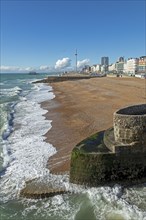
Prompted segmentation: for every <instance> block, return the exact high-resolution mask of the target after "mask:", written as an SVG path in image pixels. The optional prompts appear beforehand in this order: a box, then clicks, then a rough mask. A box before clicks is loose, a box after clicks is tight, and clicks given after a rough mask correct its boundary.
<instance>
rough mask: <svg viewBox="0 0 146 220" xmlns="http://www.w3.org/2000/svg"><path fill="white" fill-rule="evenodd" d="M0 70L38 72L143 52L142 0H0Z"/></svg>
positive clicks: (145, 16)
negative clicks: (102, 58)
mask: <svg viewBox="0 0 146 220" xmlns="http://www.w3.org/2000/svg"><path fill="white" fill-rule="evenodd" d="M0 1H1V26H0V29H1V39H0V40H1V41H0V42H1V45H0V46H1V49H0V52H1V58H0V69H1V72H27V71H30V70H37V71H40V72H45V71H46V72H50V71H64V70H72V69H75V65H76V56H75V54H76V49H77V54H78V55H77V60H78V68H82V67H84V65H86V64H89V65H93V64H99V63H101V57H103V56H108V57H109V62H110V63H114V62H116V61H117V60H118V58H119V57H121V56H124V57H125V59H127V58H130V57H133V58H135V57H140V56H144V55H146V30H145V29H146V1H145V0H114V1H113V0H106V1H104V0H101V1H100V0H94V1H92V0H81V1H79V0H73V1H71V0H66V1H63V0H60V1H57V0H53V1H51V0H0Z"/></svg>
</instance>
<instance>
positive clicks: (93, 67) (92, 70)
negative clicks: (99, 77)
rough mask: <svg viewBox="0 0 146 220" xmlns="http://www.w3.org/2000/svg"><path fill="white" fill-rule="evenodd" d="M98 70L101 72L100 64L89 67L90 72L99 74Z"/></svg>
mask: <svg viewBox="0 0 146 220" xmlns="http://www.w3.org/2000/svg"><path fill="white" fill-rule="evenodd" d="M100 70H101V66H100V64H95V65H93V66H91V72H100Z"/></svg>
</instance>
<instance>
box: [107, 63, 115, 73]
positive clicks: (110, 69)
mask: <svg viewBox="0 0 146 220" xmlns="http://www.w3.org/2000/svg"><path fill="white" fill-rule="evenodd" d="M108 71H109V72H115V71H116V64H115V63H112V64H111V65H109V66H108Z"/></svg>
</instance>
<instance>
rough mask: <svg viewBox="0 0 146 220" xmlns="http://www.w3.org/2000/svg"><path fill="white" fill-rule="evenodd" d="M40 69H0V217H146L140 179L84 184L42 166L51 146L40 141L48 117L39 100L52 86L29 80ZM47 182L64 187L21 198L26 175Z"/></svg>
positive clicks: (103, 219) (108, 219) (124, 219)
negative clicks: (134, 183)
mask: <svg viewBox="0 0 146 220" xmlns="http://www.w3.org/2000/svg"><path fill="white" fill-rule="evenodd" d="M44 77H46V75H43V74H42V75H27V74H1V81H0V87H1V89H0V96H1V99H0V117H1V118H0V128H1V131H0V132H1V133H0V155H1V156H0V171H1V172H0V175H1V177H0V217H1V218H0V220H8V219H10V220H21V219H23V220H65V219H66V220H146V184H143V185H140V186H135V187H131V188H122V187H121V186H120V185H115V186H114V187H98V188H85V187H82V186H77V185H74V184H70V183H69V176H68V175H56V176H55V175H51V174H50V172H49V170H48V169H46V163H47V160H48V158H49V157H50V156H51V155H53V154H55V153H56V149H55V146H52V145H51V144H49V143H46V142H45V137H44V134H45V133H46V132H47V131H48V130H49V129H51V126H52V125H51V118H50V120H45V117H44V115H45V113H46V112H47V111H46V110H43V109H42V108H41V106H40V103H41V102H42V101H45V100H51V99H53V98H54V94H53V91H52V88H51V87H50V86H48V85H43V84H32V83H31V82H32V81H35V80H36V79H40V78H44ZM35 178H37V179H39V180H40V181H44V182H45V183H47V182H53V183H54V184H56V185H59V186H63V187H65V188H66V189H67V190H69V191H70V193H69V194H64V195H58V196H54V197H52V198H46V199H39V200H33V199H25V198H22V197H20V190H21V189H23V188H24V187H25V184H26V181H29V180H33V179H35Z"/></svg>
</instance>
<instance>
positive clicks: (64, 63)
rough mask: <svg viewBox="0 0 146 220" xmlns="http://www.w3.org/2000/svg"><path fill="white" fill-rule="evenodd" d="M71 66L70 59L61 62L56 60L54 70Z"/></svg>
mask: <svg viewBox="0 0 146 220" xmlns="http://www.w3.org/2000/svg"><path fill="white" fill-rule="evenodd" d="M70 66H71V59H69V58H68V57H65V58H63V59H62V60H57V62H56V64H55V69H64V68H66V67H70Z"/></svg>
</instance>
